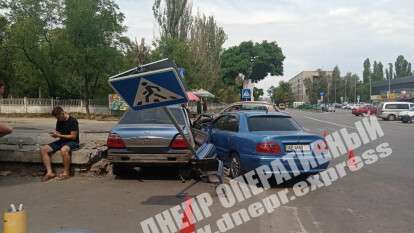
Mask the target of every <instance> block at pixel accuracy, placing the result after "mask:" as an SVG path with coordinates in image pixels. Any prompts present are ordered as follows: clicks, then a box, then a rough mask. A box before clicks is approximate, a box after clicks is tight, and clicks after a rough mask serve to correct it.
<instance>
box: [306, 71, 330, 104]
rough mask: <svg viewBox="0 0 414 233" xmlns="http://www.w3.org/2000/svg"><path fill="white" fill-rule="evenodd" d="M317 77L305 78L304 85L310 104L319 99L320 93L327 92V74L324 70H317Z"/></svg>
mask: <svg viewBox="0 0 414 233" xmlns="http://www.w3.org/2000/svg"><path fill="white" fill-rule="evenodd" d="M318 73H319V74H318V77H315V78H313V79H312V80H311V79H305V81H304V85H305V88H306V95H307V96H308V98H309V101H310V102H311V103H312V104H315V103H317V102H318V100H319V99H320V93H321V92H324V93H328V81H329V80H328V79H329V77H328V75H327V74H326V72H325V71H322V70H318Z"/></svg>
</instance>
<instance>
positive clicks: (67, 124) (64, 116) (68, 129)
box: [40, 107, 79, 181]
mask: <svg viewBox="0 0 414 233" xmlns="http://www.w3.org/2000/svg"><path fill="white" fill-rule="evenodd" d="M52 115H53V116H54V117H56V119H57V122H56V130H55V131H53V132H51V133H49V134H50V136H51V137H54V138H58V140H57V141H55V142H52V143H50V144H49V145H45V146H42V147H41V149H40V153H41V156H42V161H43V164H44V165H45V167H46V175H45V176H44V177H43V178H42V181H48V180H50V179H53V178H55V177H56V175H55V173H53V170H52V163H51V158H50V156H51V155H52V154H53V153H55V152H57V151H60V154H61V155H62V160H63V172H62V173H61V174H59V175H58V177H57V179H59V180H64V179H67V178H69V177H70V161H71V160H70V155H71V151H73V150H76V149H79V125H78V120H76V118H74V117H72V116H69V114H68V113H66V112H65V111H63V109H62V108H61V107H55V108H54V109H53V111H52Z"/></svg>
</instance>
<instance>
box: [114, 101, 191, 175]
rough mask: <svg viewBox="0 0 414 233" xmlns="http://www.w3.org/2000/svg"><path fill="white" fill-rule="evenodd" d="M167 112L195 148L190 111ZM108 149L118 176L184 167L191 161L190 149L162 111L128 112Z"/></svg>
mask: <svg viewBox="0 0 414 233" xmlns="http://www.w3.org/2000/svg"><path fill="white" fill-rule="evenodd" d="M168 108H169V109H170V110H171V112H172V114H173V115H174V116H175V118H176V120H177V121H178V123H179V125H180V126H181V127H182V128H183V131H184V134H185V135H186V137H187V138H188V139H189V140H190V143H192V144H193V145H194V139H193V138H192V134H191V133H190V130H191V129H190V121H189V118H188V115H187V111H186V110H185V109H183V108H182V107H181V106H169V107H168ZM107 146H108V160H109V161H110V162H111V163H112V164H113V172H114V174H115V175H120V174H122V172H123V171H124V170H126V169H128V168H133V167H147V166H183V165H186V164H188V162H189V161H190V159H191V153H190V150H189V145H187V143H186V142H185V140H184V138H183V137H182V136H181V135H180V134H179V133H178V131H177V129H176V128H175V127H174V125H173V124H172V122H171V120H170V119H169V118H168V116H167V114H165V112H164V111H163V109H161V108H154V109H147V110H142V111H138V112H137V111H132V110H129V111H127V112H126V113H125V114H124V115H123V117H122V118H121V120H120V121H119V123H118V124H117V125H116V126H115V127H114V128H112V130H111V132H110V133H109V136H108V139H107Z"/></svg>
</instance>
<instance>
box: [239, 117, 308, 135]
mask: <svg viewBox="0 0 414 233" xmlns="http://www.w3.org/2000/svg"><path fill="white" fill-rule="evenodd" d="M247 122H248V125H249V131H251V132H253V131H298V130H300V126H299V125H298V124H297V123H296V122H295V121H294V120H293V119H292V118H290V117H288V116H253V117H249V118H248V120H247Z"/></svg>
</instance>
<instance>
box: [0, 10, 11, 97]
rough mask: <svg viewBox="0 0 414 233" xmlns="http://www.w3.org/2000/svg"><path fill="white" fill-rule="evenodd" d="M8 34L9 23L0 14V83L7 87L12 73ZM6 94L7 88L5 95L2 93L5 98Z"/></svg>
mask: <svg viewBox="0 0 414 233" xmlns="http://www.w3.org/2000/svg"><path fill="white" fill-rule="evenodd" d="M8 32H9V22H8V21H7V19H6V17H4V16H3V15H1V14H0V81H3V82H5V84H6V86H7V87H8V86H9V83H10V82H11V81H12V77H13V72H14V70H13V66H12V54H11V51H10V48H9V46H8V44H7V43H8V38H7V37H8ZM7 92H9V88H6V93H4V96H7V94H8V93H7ZM0 97H3V96H0Z"/></svg>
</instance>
